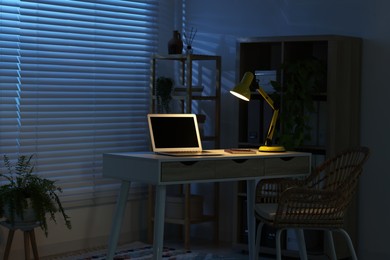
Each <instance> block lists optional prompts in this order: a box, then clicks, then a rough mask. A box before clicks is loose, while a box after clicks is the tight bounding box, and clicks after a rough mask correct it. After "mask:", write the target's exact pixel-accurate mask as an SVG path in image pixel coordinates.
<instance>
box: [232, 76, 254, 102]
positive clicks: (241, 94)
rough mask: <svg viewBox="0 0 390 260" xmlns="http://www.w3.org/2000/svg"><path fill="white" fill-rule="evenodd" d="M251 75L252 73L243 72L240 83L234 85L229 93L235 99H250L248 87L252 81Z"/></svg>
mask: <svg viewBox="0 0 390 260" xmlns="http://www.w3.org/2000/svg"><path fill="white" fill-rule="evenodd" d="M253 77H254V76H253V73H252V72H245V74H244V76H243V77H242V79H241V82H240V83H239V84H238V85H236V86H235V87H234V88H233V89H232V90H231V91H230V93H231V94H233V95H235V96H236V97H238V98H240V99H242V100H245V101H249V100H250V99H251V90H250V86H251V83H252V80H253Z"/></svg>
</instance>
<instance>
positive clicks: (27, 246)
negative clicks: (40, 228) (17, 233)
mask: <svg viewBox="0 0 390 260" xmlns="http://www.w3.org/2000/svg"><path fill="white" fill-rule="evenodd" d="M23 236H24V259H26V260H30V232H29V231H23Z"/></svg>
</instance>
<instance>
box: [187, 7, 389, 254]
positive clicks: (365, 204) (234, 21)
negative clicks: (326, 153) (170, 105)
mask: <svg viewBox="0 0 390 260" xmlns="http://www.w3.org/2000/svg"><path fill="white" fill-rule="evenodd" d="M186 5H187V9H186V12H187V14H188V19H187V22H188V23H189V28H191V26H193V27H194V28H197V30H198V33H197V36H196V38H195V40H194V44H193V46H194V49H195V52H197V53H206V54H216V55H221V56H222V66H223V67H222V71H223V74H222V75H223V84H222V86H223V93H222V96H223V100H222V129H223V133H222V137H223V144H224V146H226V147H229V146H232V145H235V141H236V140H235V139H234V138H235V137H237V124H236V123H237V122H236V121H235V120H234V118H237V117H236V115H237V111H236V109H237V103H236V101H235V100H234V99H233V98H232V97H230V95H228V94H227V91H228V90H229V89H230V88H231V86H233V85H234V83H236V81H238V80H237V79H236V78H235V75H236V71H235V68H236V67H235V59H236V53H235V52H236V45H235V44H236V39H237V38H238V37H248V36H286V35H314V34H339V35H349V36H356V37H361V38H362V39H363V54H362V57H363V60H362V62H363V65H362V100H361V144H362V145H366V146H369V147H370V148H371V150H372V155H371V158H370V160H369V161H368V163H367V165H366V167H365V171H364V174H363V176H362V179H361V185H360V186H361V187H360V193H359V207H360V210H359V234H360V235H359V239H360V242H359V248H358V256H359V258H360V259H367V260H370V259H390V251H389V250H388V241H389V239H388V237H389V235H390V222H389V221H388V219H390V207H388V205H387V204H388V203H387V201H388V199H389V198H390V189H389V188H388V186H389V184H390V171H389V170H388V168H387V163H388V161H387V160H389V159H390V156H389V152H387V146H389V145H390V138H389V136H388V135H389V133H390V123H389V116H386V113H385V111H389V110H390V108H389V107H390V102H389V101H388V100H389V98H390V86H389V85H390V84H389V78H388V74H387V73H388V68H389V62H390V27H389V26H388V24H389V22H390V15H389V11H390V2H389V1H383V0H382V1H380V0H316V1H313V0H294V1H289V0H257V1H255V0H251V1H250V0H229V1H227V0H212V1H210V0H196V1H189V0H187V1H186Z"/></svg>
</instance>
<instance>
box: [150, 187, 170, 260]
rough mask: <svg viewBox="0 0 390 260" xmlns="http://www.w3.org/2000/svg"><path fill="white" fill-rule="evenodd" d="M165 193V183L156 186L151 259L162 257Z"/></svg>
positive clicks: (156, 259)
mask: <svg viewBox="0 0 390 260" xmlns="http://www.w3.org/2000/svg"><path fill="white" fill-rule="evenodd" d="M166 194H167V187H166V186H165V185H157V186H156V199H155V202H156V204H155V208H154V241H153V260H161V259H162V251H163V246H164V217H165V199H166Z"/></svg>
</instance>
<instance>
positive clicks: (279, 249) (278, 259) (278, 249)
mask: <svg viewBox="0 0 390 260" xmlns="http://www.w3.org/2000/svg"><path fill="white" fill-rule="evenodd" d="M283 230H284V229H278V230H277V231H276V237H275V242H276V260H282V246H281V241H280V238H281V234H282V232H283Z"/></svg>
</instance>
